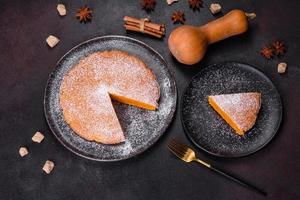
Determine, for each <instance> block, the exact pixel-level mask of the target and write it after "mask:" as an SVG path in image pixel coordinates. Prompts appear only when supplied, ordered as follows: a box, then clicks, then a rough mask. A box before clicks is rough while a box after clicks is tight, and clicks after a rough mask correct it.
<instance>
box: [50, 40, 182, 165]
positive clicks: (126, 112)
mask: <svg viewBox="0 0 300 200" xmlns="http://www.w3.org/2000/svg"><path fill="white" fill-rule="evenodd" d="M105 50H122V51H126V52H128V53H129V54H131V55H135V56H137V57H139V58H140V59H142V60H143V61H144V62H145V63H146V65H147V66H148V67H149V68H151V69H152V71H153V72H154V74H155V75H156V78H157V81H158V83H159V85H160V91H161V96H160V100H159V108H158V110H157V111H147V110H144V109H139V108H136V107H133V106H128V105H125V104H121V103H118V102H114V108H115V110H116V113H117V115H118V118H119V121H120V123H121V126H122V128H123V130H124V133H125V137H126V142H125V143H121V144H117V145H104V144H99V143H96V142H90V141H87V140H84V139H83V138H81V137H79V136H78V135H76V134H75V133H74V131H73V130H72V129H71V128H70V127H69V126H68V124H67V123H66V122H65V121H64V119H63V115H62V110H61V108H60V105H59V90H60V85H61V82H62V79H63V77H64V75H65V74H66V73H67V72H68V71H69V70H70V68H72V66H74V65H75V64H76V63H77V62H78V61H79V60H80V59H81V58H82V57H84V56H87V55H89V54H90V53H93V52H95V51H105ZM176 100H177V92H176V86H175V81H174V78H173V76H172V75H171V73H170V71H169V69H168V66H167V64H166V62H165V61H164V59H163V58H162V57H161V56H160V55H159V54H158V53H157V52H156V51H155V50H153V49H152V48H151V47H149V46H147V45H146V44H144V43H142V42H140V41H137V40H135V39H131V38H128V37H123V36H105V37H99V38H95V39H92V40H88V41H86V42H84V43H82V44H80V45H78V46H76V47H74V48H73V49H71V50H70V51H69V52H68V53H66V54H65V55H64V56H63V57H62V58H61V59H60V60H59V62H58V63H57V67H56V68H55V70H54V71H53V72H52V73H51V74H50V76H49V80H48V83H47V86H46V90H45V99H44V109H45V116H46V119H47V122H48V124H49V126H50V128H51V130H52V132H53V133H54V135H55V136H56V137H57V139H58V140H59V141H60V142H61V143H62V144H63V145H64V146H65V147H67V148H68V149H69V150H71V151H72V152H74V153H76V154H78V155H80V156H82V157H85V158H88V159H92V160H97V161H116V160H123V159H127V158H130V157H132V156H135V155H137V154H140V153H142V152H143V151H145V150H146V149H148V148H149V147H150V146H151V145H153V144H154V143H155V142H156V141H157V140H158V139H159V138H160V137H161V136H162V135H163V133H164V132H165V130H166V128H167V127H168V125H169V124H170V122H171V121H172V118H173V114H174V111H175V109H176Z"/></svg>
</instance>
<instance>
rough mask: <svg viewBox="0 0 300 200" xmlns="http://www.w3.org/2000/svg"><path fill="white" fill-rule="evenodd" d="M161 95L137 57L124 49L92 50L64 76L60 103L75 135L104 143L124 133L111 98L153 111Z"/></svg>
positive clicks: (153, 80)
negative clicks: (92, 51) (93, 51)
mask: <svg viewBox="0 0 300 200" xmlns="http://www.w3.org/2000/svg"><path fill="white" fill-rule="evenodd" d="M159 96H160V90H159V85H158V83H157V80H156V77H155V75H154V74H153V72H152V71H151V70H150V69H149V68H148V67H147V66H146V65H145V63H144V62H143V61H142V60H140V59H139V58H137V57H135V56H132V55H129V54H128V53H126V52H123V51H117V50H116V51H103V52H95V53H92V54H90V55H88V56H86V57H84V58H82V59H81V60H80V61H79V62H78V63H77V64H76V65H75V66H74V67H72V68H71V69H70V71H69V72H68V73H67V74H66V76H65V77H64V78H63V81H62V85H61V88H60V105H61V108H62V112H63V116H64V119H65V121H66V122H67V123H68V124H69V126H70V127H71V128H72V129H73V130H74V131H75V133H76V134H78V135H79V136H81V137H82V138H84V139H86V140H90V141H96V142H100V143H103V144H116V143H120V142H123V141H124V140H125V136H124V133H123V130H122V127H121V125H120V123H119V120H118V118H117V115H116V113H115V110H114V107H113V105H112V102H111V99H115V100H117V101H119V102H121V103H125V104H129V105H132V106H136V107H139V108H143V109H147V110H156V109H157V107H158V100H159Z"/></svg>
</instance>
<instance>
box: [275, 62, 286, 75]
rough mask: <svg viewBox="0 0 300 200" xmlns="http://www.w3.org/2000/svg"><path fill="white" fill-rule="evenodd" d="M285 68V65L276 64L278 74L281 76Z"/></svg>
mask: <svg viewBox="0 0 300 200" xmlns="http://www.w3.org/2000/svg"><path fill="white" fill-rule="evenodd" d="M286 68H287V64H286V63H284V62H282V63H279V64H278V67H277V71H278V73H279V74H283V73H285V71H286Z"/></svg>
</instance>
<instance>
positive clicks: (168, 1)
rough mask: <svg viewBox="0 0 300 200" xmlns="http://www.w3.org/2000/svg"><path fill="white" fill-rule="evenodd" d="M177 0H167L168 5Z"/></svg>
mask: <svg viewBox="0 0 300 200" xmlns="http://www.w3.org/2000/svg"><path fill="white" fill-rule="evenodd" d="M177 1H178V0H167V3H168V5H172V4H173V3H175V2H177Z"/></svg>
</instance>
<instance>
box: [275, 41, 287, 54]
mask: <svg viewBox="0 0 300 200" xmlns="http://www.w3.org/2000/svg"><path fill="white" fill-rule="evenodd" d="M272 46H273V48H274V51H275V54H276V55H277V56H283V55H284V54H285V52H286V49H285V45H284V43H283V42H281V41H275V42H273V43H272Z"/></svg>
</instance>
